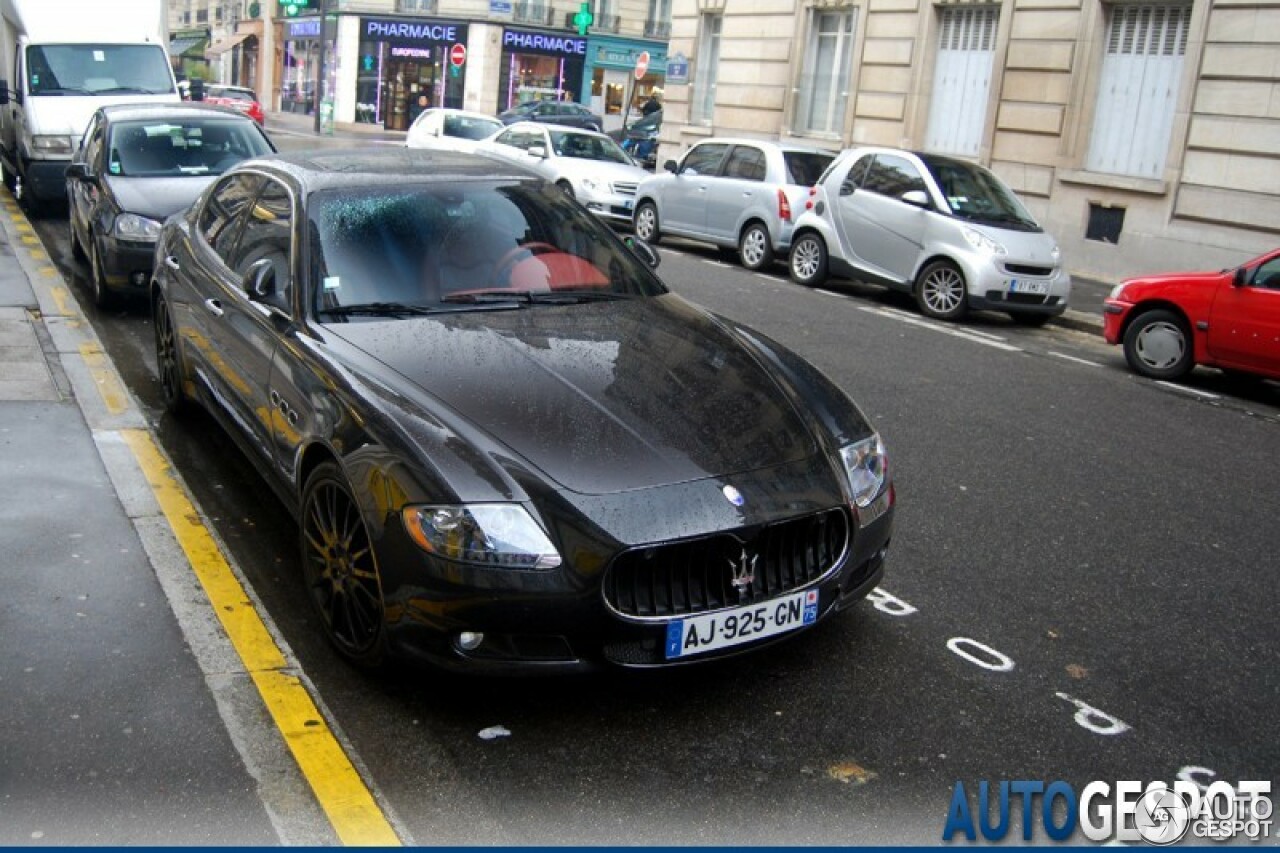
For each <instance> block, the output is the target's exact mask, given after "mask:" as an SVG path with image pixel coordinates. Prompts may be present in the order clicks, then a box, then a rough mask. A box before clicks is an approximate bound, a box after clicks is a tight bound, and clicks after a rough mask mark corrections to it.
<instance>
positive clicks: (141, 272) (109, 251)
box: [102, 237, 156, 293]
mask: <svg viewBox="0 0 1280 853" xmlns="http://www.w3.org/2000/svg"><path fill="white" fill-rule="evenodd" d="M155 254H156V244H155V243H143V242H134V241H131V240H120V239H117V238H115V237H106V238H104V239H103V241H102V269H103V273H104V274H105V276H106V283H107V287H108V288H110V289H111V290H115V291H119V292H122V293H145V292H146V289H147V285H148V284H149V283H150V281H151V273H152V270H153V268H154V264H155Z"/></svg>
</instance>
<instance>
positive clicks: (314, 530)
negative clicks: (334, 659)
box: [299, 462, 386, 667]
mask: <svg viewBox="0 0 1280 853" xmlns="http://www.w3.org/2000/svg"><path fill="white" fill-rule="evenodd" d="M299 540H300V543H301V547H302V572H303V578H304V580H305V581H306V584H307V591H308V592H309V594H310V598H311V603H312V605H314V607H315V610H316V613H317V615H319V617H320V621H321V624H322V625H323V627H324V631H325V634H326V635H327V636H328V638H329V642H330V643H332V644H333V646H334V647H335V648H336V649H337V650H338V653H339V654H341V655H342V656H343V657H344V658H346V659H347V660H349V661H351V662H352V663H354V664H357V665H359V666H363V667H375V666H378V665H379V664H381V663H382V662H383V661H384V660H385V658H386V626H385V624H384V623H385V620H384V609H383V605H382V587H381V584H380V583H379V580H378V566H377V561H376V560H375V559H374V556H373V543H372V542H371V541H370V539H369V531H368V528H366V527H365V523H364V518H363V516H362V515H361V514H360V507H359V505H358V504H357V503H356V499H355V497H354V496H353V495H352V493H351V488H350V487H349V486H348V485H347V481H346V478H345V477H344V476H343V474H342V471H341V469H340V468H339V467H338V466H337V464H335V463H333V462H325V463H323V464H321V465H319V466H318V467H317V468H316V469H315V471H313V472H312V473H311V476H310V477H308V478H307V485H306V488H305V489H304V490H303V493H302V521H301V524H300V525H299Z"/></svg>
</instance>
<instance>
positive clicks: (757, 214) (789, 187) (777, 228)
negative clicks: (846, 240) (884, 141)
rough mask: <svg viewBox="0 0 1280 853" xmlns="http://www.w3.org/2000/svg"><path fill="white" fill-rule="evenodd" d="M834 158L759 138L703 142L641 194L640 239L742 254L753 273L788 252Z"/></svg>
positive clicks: (650, 181) (669, 163)
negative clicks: (680, 240) (798, 219)
mask: <svg viewBox="0 0 1280 853" xmlns="http://www.w3.org/2000/svg"><path fill="white" fill-rule="evenodd" d="M833 159H835V155H834V154H833V153H831V152H830V151H822V150H820V149H817V148H808V147H805V146H801V145H792V144H789V143H782V142H769V141H765V140H760V139H724V138H715V139H704V140H702V141H701V142H699V143H698V144H697V145H695V146H693V147H692V148H690V149H689V150H688V152H686V153H685V155H684V157H682V158H681V159H680V162H679V163H677V162H676V161H674V160H668V161H667V162H666V163H664V164H663V166H662V168H663V173H660V174H657V175H654V176H653V177H651V178H649V179H648V180H646V181H645V182H644V183H643V184H641V185H640V189H639V190H637V191H636V215H635V227H636V236H637V237H639V238H640V239H641V240H644V241H645V242H646V243H653V244H656V243H657V242H658V241H659V240H660V239H661V238H662V236H663V235H664V234H669V235H671V236H673V237H688V238H690V239H694V240H701V241H703V242H706V243H713V244H715V245H717V246H720V247H721V248H723V249H737V251H738V258H739V259H740V260H741V261H742V265H743V266H744V267H746V268H747V269H752V270H758V269H762V268H764V267H767V266H769V265H770V264H772V263H773V259H774V257H775V255H786V253H787V248H788V247H789V246H790V245H791V232H792V227H793V224H794V222H795V219H794V218H793V217H795V216H799V214H800V211H801V210H802V209H803V207H804V201H805V198H806V195H807V193H808V191H809V187H811V186H813V185H814V183H816V182H817V180H818V177H819V176H820V175H821V174H822V171H823V170H824V169H826V168H827V166H828V165H829V164H830V163H831V161H832V160H833Z"/></svg>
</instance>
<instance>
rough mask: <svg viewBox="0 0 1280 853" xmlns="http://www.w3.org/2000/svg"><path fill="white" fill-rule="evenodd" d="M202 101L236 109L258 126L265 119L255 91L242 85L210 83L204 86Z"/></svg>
mask: <svg viewBox="0 0 1280 853" xmlns="http://www.w3.org/2000/svg"><path fill="white" fill-rule="evenodd" d="M204 101H205V103H206V104H217V105H218V106H221V107H231V108H232V109H234V110H238V111H240V112H242V113H244V114H245V115H247V116H249V118H251V119H253V120H254V121H256V122H257V123H258V126H259V127H261V126H262V124H263V122H264V121H265V120H266V114H265V113H264V112H263V111H262V104H261V103H260V102H259V101H258V95H257V93H256V92H254V91H253V90H252V89H246V88H245V87H243V86H221V85H218V84H216V83H212V84H210V85H209V86H207V87H205V96H204Z"/></svg>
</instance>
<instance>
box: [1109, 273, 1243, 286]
mask: <svg viewBox="0 0 1280 853" xmlns="http://www.w3.org/2000/svg"><path fill="white" fill-rule="evenodd" d="M1233 272H1234V270H1221V271H1219V272H1169V273H1156V274H1155V275H1144V276H1138V277H1136V278H1127V279H1125V280H1124V284H1125V286H1126V287H1127V286H1130V285H1132V286H1135V287H1143V286H1147V285H1165V284H1185V285H1189V286H1191V287H1209V286H1212V285H1216V284H1217V283H1218V282H1220V281H1222V279H1223V278H1227V277H1230V276H1231V274H1232V273H1233Z"/></svg>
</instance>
